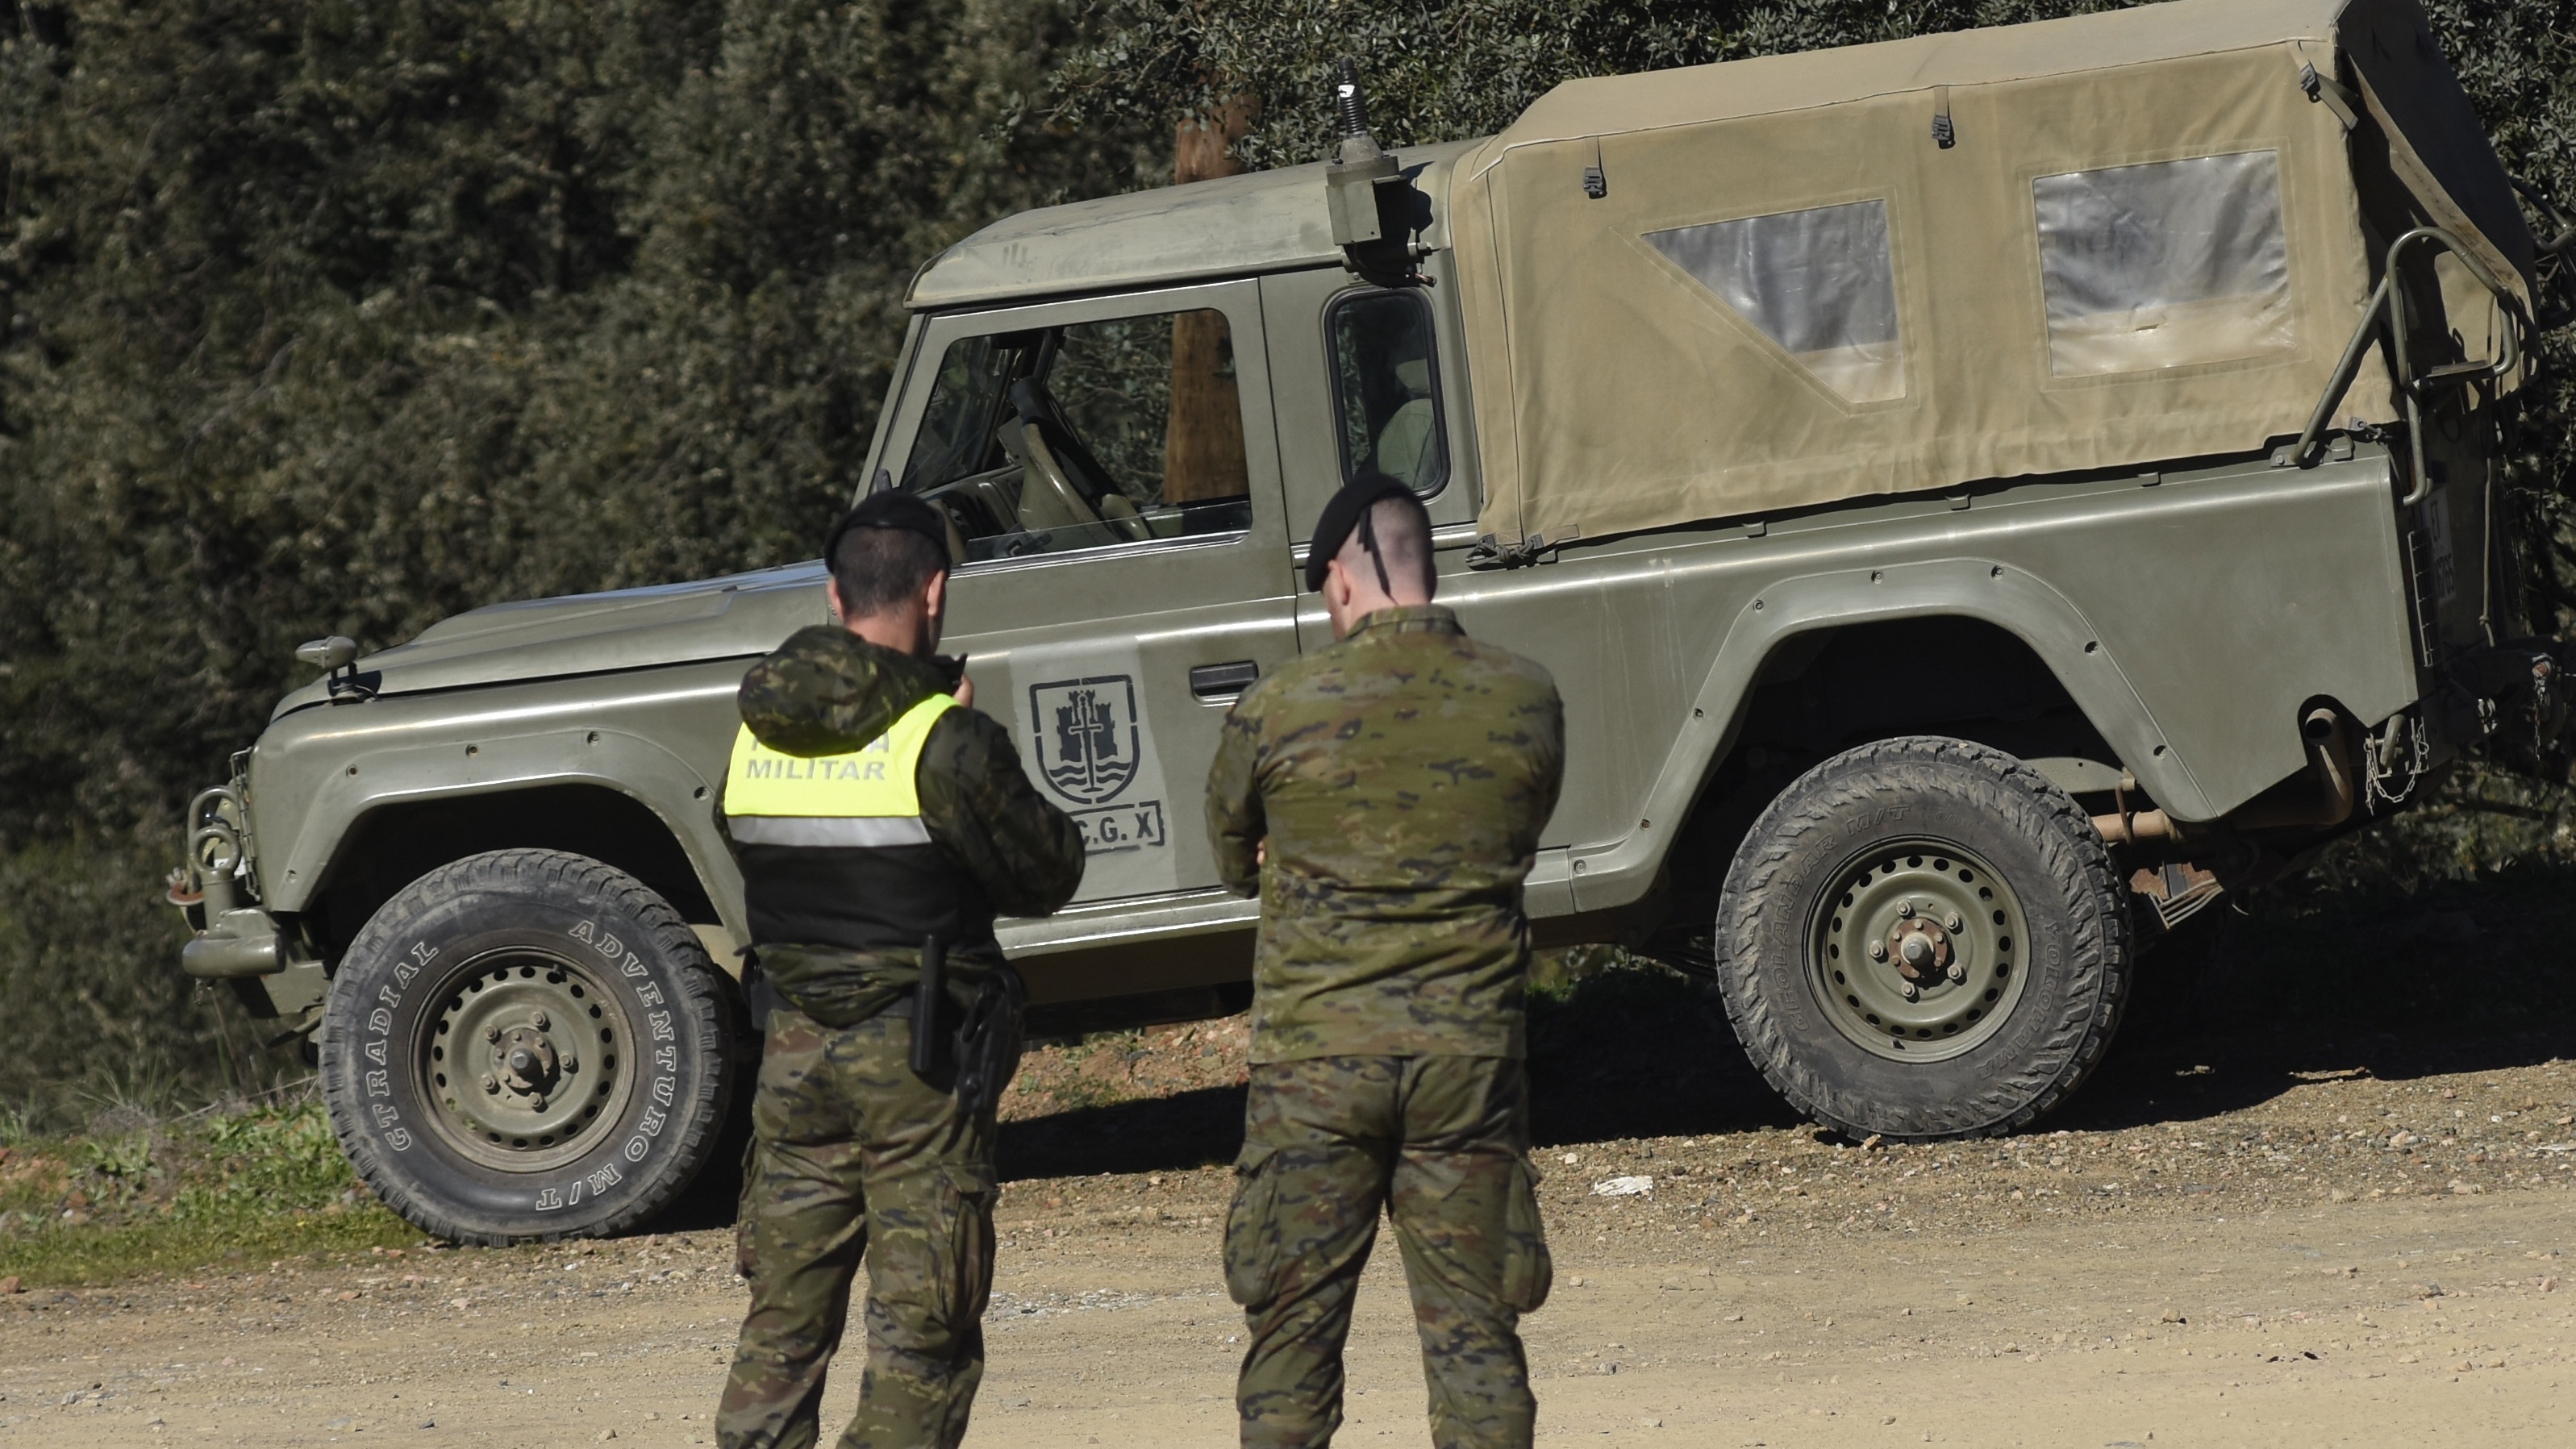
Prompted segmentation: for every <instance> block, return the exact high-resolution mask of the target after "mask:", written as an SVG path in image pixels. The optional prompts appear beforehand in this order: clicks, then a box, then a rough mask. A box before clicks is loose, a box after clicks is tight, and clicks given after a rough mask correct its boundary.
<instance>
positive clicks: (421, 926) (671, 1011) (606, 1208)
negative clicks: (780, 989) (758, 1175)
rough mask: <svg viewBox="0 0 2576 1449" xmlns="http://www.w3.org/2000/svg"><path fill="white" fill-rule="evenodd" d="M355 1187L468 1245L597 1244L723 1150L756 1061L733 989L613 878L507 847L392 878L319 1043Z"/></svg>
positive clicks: (642, 1218) (353, 949) (640, 897)
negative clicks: (402, 882)
mask: <svg viewBox="0 0 2576 1449" xmlns="http://www.w3.org/2000/svg"><path fill="white" fill-rule="evenodd" d="M315 1039H316V1041H317V1043H318V1045H319V1047H320V1058H321V1062H320V1073H321V1080H322V1095H323V1100H324V1102H325V1103H326V1104H328V1106H329V1108H330V1112H331V1127H332V1130H333V1131H334V1132H335V1133H336V1134H337V1135H338V1137H339V1139H340V1147H341V1150H343V1151H344V1152H346V1153H347V1154H348V1157H349V1162H350V1164H351V1165H352V1166H353V1167H355V1168H356V1169H357V1172H358V1176H359V1177H360V1178H361V1179H363V1180H364V1181H365V1182H366V1184H367V1186H368V1187H369V1188H370V1189H371V1190H373V1191H374V1192H375V1194H376V1196H377V1197H379V1198H381V1199H383V1201H384V1203H385V1205H386V1206H388V1207H390V1208H392V1209H393V1210H394V1211H395V1212H398V1213H400V1214H402V1215H403V1216H404V1217H405V1218H407V1219H409V1220H410V1221H411V1222H412V1223H414V1224H415V1225H417V1226H418V1227H419V1228H420V1229H421V1231H423V1232H425V1233H428V1234H430V1235H431V1236H433V1237H438V1238H445V1239H449V1240H451V1241H455V1242H461V1243H477V1244H482V1245H485V1246H498V1245H500V1244H504V1243H513V1242H528V1241H551V1240H554V1239H558V1238H570V1237H604V1236H607V1235H610V1234H614V1233H621V1232H626V1231H629V1230H632V1229H633V1228H635V1227H637V1226H638V1225H640V1224H642V1223H644V1222H646V1221H647V1220H649V1219H651V1218H652V1217H653V1216H654V1215H655V1214H656V1213H658V1212H660V1211H661V1210H662V1209H663V1208H664V1207H666V1206H667V1205H669V1204H670V1202H671V1201H672V1200H673V1199H674V1198H676V1197H678V1196H679V1195H680V1193H681V1192H682V1191H683V1190H684V1189H686V1188H687V1187H688V1185H689V1183H690V1181H691V1179H693V1178H695V1177H696V1176H697V1175H698V1173H699V1171H700V1169H702V1168H704V1167H705V1166H706V1165H707V1162H708V1159H709V1158H710V1157H711V1156H712V1155H713V1153H714V1152H715V1150H716V1147H717V1144H718V1140H719V1138H720V1137H721V1136H722V1134H723V1131H724V1127H725V1122H726V1118H727V1114H728V1113H729V1112H730V1110H731V1109H732V1106H733V1101H734V1096H735V1092H736V1088H737V1083H738V1082H739V1081H740V1079H741V1076H742V1072H743V1062H744V1060H745V1058H746V1057H747V1056H748V1055H749V1053H748V1051H747V1050H746V1045H745V1043H746V1036H745V1032H744V1029H743V1026H742V1013H741V1009H740V1006H739V1003H738V1002H737V1000H736V998H735V993H734V991H733V988H732V983H731V982H729V981H727V980H726V979H725V978H724V977H723V976H722V975H721V973H719V972H718V971H717V969H716V967H715V964H714V962H712V961H710V960H709V959H708V957H707V953H706V949H705V947H703V946H702V945H700V944H699V942H698V938H697V936H696V935H695V933H693V932H692V931H691V930H690V929H689V927H688V926H687V924H686V923H685V922H683V921H682V920H681V919H680V916H679V913H678V912H676V911H674V910H672V909H671V907H670V905H669V904H668V903H667V902H665V901H664V900H663V899H662V898H661V897H660V896H658V895H656V894H654V893H653V892H652V891H651V890H649V889H647V888H646V887H645V886H644V884H643V883H642V882H640V881H638V880H636V879H635V878H634V877H633V876H630V875H628V874H626V873H625V872H623V871H620V870H615V869H612V868H611V867H609V866H605V865H602V864H600V863H599V862H598V861H595V860H589V859H586V858H584V857H581V856H578V855H570V854H566V853H564V852H562V851H552V850H501V851H493V852H491V853H489V854H485V855H476V856H469V857H467V858H465V859H463V860H460V861H456V862H454V863H452V864H449V865H444V866H441V867H439V868H438V869H437V870H434V871H431V872H430V873H429V874H427V875H425V876H422V877H421V878H420V879H418V880H416V881H413V882H412V883H411V884H410V885H408V886H406V887H404V888H403V889H402V891H401V892H400V893H398V894H396V895H395V896H394V898H393V899H392V900H390V901H387V902H386V903H385V904H384V906H383V907H382V908H381V909H379V910H378V911H377V912H376V913H375V915H374V916H373V917H372V918H371V919H370V920H369V921H368V922H367V924H366V927H365V928H364V929H363V930H361V931H360V932H359V933H358V938H357V940H356V941H354V942H352V943H351V944H350V947H349V950H348V953H347V954H346V955H345V956H343V957H342V958H341V961H340V967H339V970H338V972H337V974H336V975H335V976H334V977H333V978H332V981H331V993H330V997H329V999H328V1001H327V1002H326V1003H325V1005H324V1007H323V1013H322V1025H321V1029H320V1031H319V1032H318V1033H316V1037H315Z"/></svg>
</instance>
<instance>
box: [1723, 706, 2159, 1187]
mask: <svg viewBox="0 0 2576 1449" xmlns="http://www.w3.org/2000/svg"><path fill="white" fill-rule="evenodd" d="M2130 929H2131V928H2130V921H2129V916H2128V908H2127V902H2126V900H2125V893H2124V892H2123V890H2122V888H2121V886H2120V882H2119V878H2118V876H2117V875H2116V874H2115V872H2114V871H2113V869H2112V864H2111V859H2110V854H2109V852H2108V851H2107V850H2106V849H2105V848H2104V846H2103V844H2102V840H2101V837H2100V835H2099V833H2098V832H2096V831H2095V830H2094V828H2093V824H2092V821H2091V819H2090V818H2089V817H2088V816H2086V814H2085V813H2084V811H2083V810H2082V809H2080V808H2079V807H2078V806H2077V805H2076V803H2075V802H2074V800H2072V799H2071V798H2069V797H2068V796H2067V794H2066V793H2065V792H2064V791H2062V790H2060V789H2058V788H2057V787H2056V786H2055V785H2052V784H2050V783H2049V782H2048V780H2047V779H2046V778H2044V777H2043V776H2041V775H2040V774H2039V773H2038V772H2037V771H2035V770H2032V769H2031V768H2029V767H2028V766H2026V765H2024V764H2022V763H2021V762H2020V761H2018V760H2016V759H2014V758H2013V757H2012V756H2010V755H2006V754H2003V753H2000V752H1998V751H1995V750H1991V749H1988V748H1986V747H1985V746H1982V745H1974V744H1969V743H1967V742H1966V741H1963V740H1954V739H1944V738H1938V737H1933V736H1911V737H1906V738H1900V739H1893V740H1883V741H1880V742H1878V743H1875V744H1869V745H1863V746H1861V747H1860V748H1858V749H1854V750H1850V751H1846V752H1845V753H1843V754H1840V755H1837V756H1835V757H1834V758H1832V759H1830V760H1827V761H1826V762H1824V763H1823V764H1821V765H1818V766H1817V767H1816V768H1815V769H1813V770H1810V771H1809V772H1807V773H1806V774H1805V775H1804V776H1801V777H1800V778H1799V779H1798V780H1797V782H1796V783H1794V784H1792V785H1791V786H1790V787H1789V788H1788V789H1787V790H1785V791H1783V792H1782V793H1781V794H1780V796H1779V797H1778V798H1777V799H1775V800H1773V801H1772V802H1771V804H1770V806H1769V808H1767V809H1765V810H1764V811H1763V812H1762V816H1761V818H1760V819H1759V820H1757V821H1756V822H1755V823H1754V826H1753V829H1752V831H1751V833H1750V834H1748V835H1747V836H1746V837H1745V840H1744V843H1743V845H1742V846H1741V847H1740V848H1739V849H1738V850H1737V852H1736V856H1735V860H1734V863H1733V865H1732V867H1731V868H1730V869H1729V871H1728V872H1727V878H1726V888H1725V890H1724V892H1723V893H1722V894H1721V896H1720V900H1719V905H1718V919H1717V945H1718V952H1717V955H1718V993H1719V997H1720V1000H1721V1001H1722V1003H1723V1005H1724V1009H1725V1012H1726V1016H1727V1020H1728V1023H1729V1024H1730V1025H1731V1026H1732V1027H1733V1029H1734V1031H1735V1035H1736V1039H1737V1040H1738V1041H1740V1042H1742V1043H1743V1045H1744V1050H1745V1053H1746V1055H1747V1056H1749V1057H1750V1058H1751V1059H1752V1061H1753V1064H1754V1066H1755V1067H1757V1068H1759V1069H1760V1071H1761V1072H1762V1075H1763V1077H1764V1079H1765V1080H1767V1081H1768V1082H1769V1083H1770V1084H1771V1086H1772V1088H1773V1090H1775V1091H1777V1092H1779V1094H1780V1095H1781V1096H1783V1097H1785V1098H1787V1099H1788V1101H1789V1103H1790V1105H1792V1106H1793V1107H1795V1108H1796V1109H1797V1110H1798V1111H1800V1112H1802V1113H1804V1114H1806V1115H1807V1116H1809V1117H1812V1118H1813V1119H1814V1120H1816V1121H1817V1122H1819V1123H1821V1124H1823V1125H1825V1126H1827V1127H1830V1128H1833V1129H1835V1130H1837V1131H1840V1132H1843V1133H1847V1134H1849V1135H1851V1136H1854V1137H1862V1136H1867V1135H1869V1134H1872V1133H1875V1134H1878V1135H1880V1136H1883V1137H1887V1138H1892V1139H1896V1140H1899V1141H1923V1140H1929V1139H1936V1138H1943V1137H1968V1136H1991V1135H1999V1134H2002V1133H2005V1132H2009V1131H2013V1130H2016V1129H2018V1128H2021V1127H2024V1126H2027V1125H2028V1124H2030V1123H2031V1122H2033V1121H2035V1120H2037V1119H2038V1118H2039V1117H2040V1116H2041V1115H2042V1114H2044V1113H2046V1112H2047V1111H2049V1110H2050V1109H2051V1108H2053V1107H2055V1106H2056V1105H2057V1104H2058V1103H2059V1102H2061V1101H2063V1100H2064V1099H2065V1097H2066V1095H2067V1094H2068V1093H2070V1092H2072V1091H2074V1090H2075V1088H2076V1087H2077V1086H2078V1085H2079V1084H2080V1083H2081V1082H2082V1081H2083V1080H2084V1078H2085V1077H2086V1076H2087V1075H2088V1074H2089V1073H2091V1071H2092V1070H2093V1068H2094V1067H2095V1066H2096V1065H2097V1064H2098V1063H2099V1062H2100V1061H2101V1060H2102V1055H2103V1052H2104V1050H2105V1049H2106V1048H2107V1047H2108V1046H2109V1044H2110V1040H2111V1034H2112V1032H2113V1031H2114V1029H2115V1028H2117V1026H2118V1025H2119V1021H2120V1017H2121V1013H2122V1011H2123V1009H2124V1007H2125V1005H2126V1002H2127V997H2128V991H2129V985H2130V979H2131V970H2130V953H2131V936H2130ZM1846 948H1848V949H1846ZM1883 948H1892V949H1890V953H1889V955H1887V956H1886V957H1884V958H1881V957H1878V956H1877V955H1876V954H1875V953H1876V952H1878V951H1879V950H1881V949H1883ZM1909 964H1910V966H1911V969H1913V970H1915V971H1918V972H1921V973H1923V974H1922V978H1921V979H1916V978H1914V977H1912V976H1907V975H1904V974H1903V973H1904V972H1905V971H1906V970H1907V969H1908V967H1909ZM1909 988H1910V989H1911V990H1912V991H1913V992H1914V993H1916V995H1905V994H1903V993H1906V992H1907V991H1908V990H1909ZM1918 997H1919V999H1918Z"/></svg>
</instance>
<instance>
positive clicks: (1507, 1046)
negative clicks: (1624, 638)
mask: <svg viewBox="0 0 2576 1449" xmlns="http://www.w3.org/2000/svg"><path fill="white" fill-rule="evenodd" d="M1564 775H1565V707H1564V704H1563V702H1562V701H1561V700H1559V699H1558V698H1557V693H1556V683H1555V681H1554V680H1553V679H1551V678H1549V677H1548V673H1547V671H1546V670H1545V669H1542V668H1540V667H1539V666H1538V665H1536V664H1534V663H1532V662H1530V661H1529V660H1526V659H1522V658H1520V657H1518V656H1517V655H1513V654H1510V653H1507V652H1505V651H1503V650H1501V649H1497V648H1495V647H1493V646H1492V645H1489V644H1480V643H1478V642H1477V641H1475V640H1474V639H1471V638H1469V637H1467V635H1466V633H1465V632H1464V631H1463V630H1461V629H1460V628H1459V627H1458V618H1457V616H1456V615H1455V614H1453V613H1451V612H1450V611H1449V610H1447V609H1444V608H1440V607H1438V606H1437V605H1428V604H1426V605H1421V606H1418V607H1412V608H1398V609H1384V610H1380V611H1379V612H1377V613H1375V614H1371V615H1370V616H1369V617H1368V618H1366V619H1364V620H1362V621H1361V623H1360V626H1359V627H1358V628H1357V629H1354V630H1353V631H1352V632H1351V634H1350V637H1348V638H1346V639H1344V640H1342V641H1341V642H1339V643H1337V644H1335V645H1333V646H1332V647H1330V648H1328V649H1324V650H1320V651H1318V652H1316V653H1314V654H1310V655H1307V656H1305V657H1304V658H1301V659H1299V660H1298V661H1296V662H1295V663H1293V664H1290V665H1288V666H1286V667H1285V668H1283V669H1281V670H1279V671H1278V672H1277V673H1275V674H1273V675H1271V676H1270V677H1269V678H1267V679H1265V680H1262V681H1261V682H1260V683H1259V684H1257V685H1255V686H1254V687H1253V688H1252V689H1251V690H1250V691H1249V692H1247V693H1246V694H1245V695H1244V697H1243V698H1242V699H1241V700H1239V701H1237V702H1236V704H1235V706H1234V709H1233V711H1232V712H1231V713H1229V714H1228V715H1227V716H1226V721H1225V731H1224V736H1223V738H1222V740H1221V741H1220V743H1219V744H1218V746H1217V755H1216V763H1215V765H1214V766H1213V767H1212V768H1211V769H1210V770H1209V772H1208V803H1207V814H1208V837H1209V839H1211V840H1213V841H1214V842H1215V844H1216V854H1217V869H1218V871H1219V873H1220V874H1221V875H1222V876H1223V877H1224V878H1225V881H1226V883H1227V884H1228V885H1231V886H1233V887H1234V888H1235V889H1236V890H1238V891H1241V892H1243V893H1244V894H1246V895H1251V894H1254V893H1255V892H1258V893H1259V895H1260V896H1261V935H1260V942H1259V945H1258V947H1257V950H1256V954H1255V957H1254V964H1253V983H1254V995H1253V1004H1252V1032H1253V1035H1252V1059H1253V1060H1254V1061H1257V1062H1275V1061H1295V1060H1299V1059H1301V1058H1307V1057H1320V1056H1432V1055H1444V1054H1457V1055H1467V1056H1507V1057H1517V1056H1520V1055H1522V1054H1523V1051H1524V1040H1523V1038H1524V1032H1523V1027H1522V1010H1523V1005H1522V998H1523V988H1524V984H1525V979H1526V977H1527V976H1528V971H1529V924H1528V921H1527V919H1526V918H1525V917H1524V916H1523V915H1522V913H1521V883H1522V882H1523V881H1524V880H1526V879H1527V878H1528V876H1529V872H1530V866H1531V864H1532V861H1533V860H1534V858H1535V856H1536V854H1537V851H1538V840H1539V831H1540V830H1541V829H1542V828H1544V827H1545V826H1546V824H1547V817H1548V815H1549V814H1550V813H1551V812H1553V811H1554V810H1555V809H1556V796H1557V790H1558V788H1559V787H1560V786H1561V785H1562V784H1563V782H1564ZM1265 844H1266V847H1267V854H1266V859H1265V860H1264V862H1263V863H1262V864H1260V865H1256V864H1255V851H1256V848H1258V847H1262V846H1264V845H1265Z"/></svg>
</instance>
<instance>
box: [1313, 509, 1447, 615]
mask: <svg viewBox="0 0 2576 1449" xmlns="http://www.w3.org/2000/svg"><path fill="white" fill-rule="evenodd" d="M1366 517H1367V524H1366V526H1365V527H1364V528H1363V527H1360V526H1354V527H1353V528H1352V529H1351V533H1350V537H1348V538H1346V539H1344V540H1342V551H1341V553H1340V554H1338V555H1336V557H1338V558H1339V559H1340V561H1341V565H1342V567H1343V568H1344V569H1345V570H1347V571H1349V572H1350V573H1352V574H1354V575H1356V576H1357V577H1359V578H1363V579H1373V578H1376V577H1377V570H1378V565H1379V564H1384V565H1385V566H1386V587H1387V591H1388V592H1389V593H1392V592H1394V589H1395V585H1396V584H1397V583H1398V582H1399V581H1401V580H1402V579H1403V578H1404V577H1405V576H1406V575H1407V574H1411V575H1412V576H1413V577H1415V578H1416V579H1419V580H1420V581H1421V584H1422V593H1423V597H1425V598H1429V597H1431V596H1433V595H1434V594H1435V593H1436V592H1437V591H1438V589H1439V584H1440V580H1439V576H1438V575H1437V574H1436V573H1434V572H1433V571H1432V567H1431V512H1430V510H1429V509H1426V508H1424V507H1423V506H1422V500H1421V499H1420V498H1417V497H1415V496H1414V495H1413V494H1411V493H1409V492H1407V493H1401V494H1397V495H1394V496H1391V497H1386V498H1381V499H1379V500H1378V501H1376V502H1375V503H1372V504H1370V505H1369V507H1368V513H1367V515H1366ZM1372 538H1373V539H1375V540H1376V542H1377V561H1376V562H1375V563H1372V562H1371V561H1370V560H1369V556H1368V544H1367V541H1368V540H1370V539H1372Z"/></svg>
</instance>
